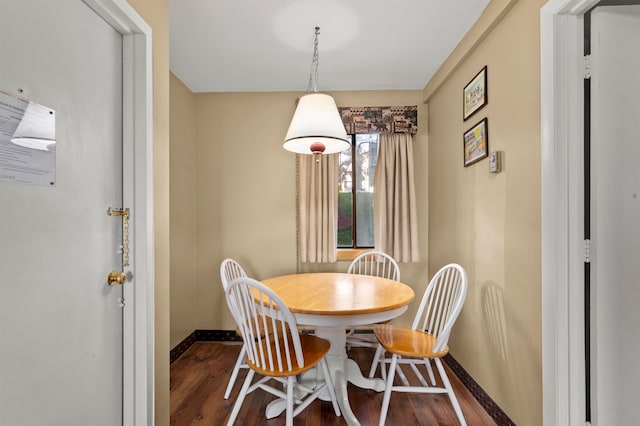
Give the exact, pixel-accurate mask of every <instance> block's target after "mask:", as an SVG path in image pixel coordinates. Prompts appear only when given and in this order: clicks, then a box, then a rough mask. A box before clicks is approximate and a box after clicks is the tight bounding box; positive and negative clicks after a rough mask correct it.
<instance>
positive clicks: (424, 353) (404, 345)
mask: <svg viewBox="0 0 640 426" xmlns="http://www.w3.org/2000/svg"><path fill="white" fill-rule="evenodd" d="M373 332H374V333H375V335H376V338H377V339H378V341H379V342H380V344H381V345H382V347H383V348H384V350H385V351H387V352H390V353H393V354H398V355H401V356H408V357H414V358H441V357H443V356H445V355H446V354H447V353H448V352H449V348H448V347H445V349H444V350H443V351H440V352H437V353H434V352H433V347H434V345H435V344H436V341H437V339H436V337H434V336H433V335H431V334H429V333H425V332H423V331H420V330H412V329H410V328H406V327H396V326H392V325H387V324H377V325H376V326H375V327H374V328H373Z"/></svg>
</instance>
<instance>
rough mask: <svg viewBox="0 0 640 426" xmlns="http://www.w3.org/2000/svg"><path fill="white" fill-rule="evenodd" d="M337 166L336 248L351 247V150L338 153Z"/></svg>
mask: <svg viewBox="0 0 640 426" xmlns="http://www.w3.org/2000/svg"><path fill="white" fill-rule="evenodd" d="M339 163H340V164H339V166H338V173H339V176H338V185H339V186H340V187H339V188H338V247H339V248H340V247H353V192H352V191H353V182H352V166H351V150H350V149H348V150H346V151H343V152H342V153H340V159H339Z"/></svg>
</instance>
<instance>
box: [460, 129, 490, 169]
mask: <svg viewBox="0 0 640 426" xmlns="http://www.w3.org/2000/svg"><path fill="white" fill-rule="evenodd" d="M488 152H489V126H488V122H487V119H486V118H484V119H483V120H482V121H480V122H479V123H478V124H476V125H475V126H473V127H472V128H470V129H469V130H467V131H466V132H464V166H465V167H467V166H470V165H472V164H473V163H475V162H477V161H480V160H482V159H483V158H485V157H486V156H487V153H488Z"/></svg>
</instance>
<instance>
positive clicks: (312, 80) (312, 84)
mask: <svg viewBox="0 0 640 426" xmlns="http://www.w3.org/2000/svg"><path fill="white" fill-rule="evenodd" d="M318 34H320V27H316V37H315V40H314V42H313V58H312V59H311V72H310V73H309V86H308V87H307V93H311V91H312V89H313V92H317V91H318V63H319V62H320V59H319V54H318Z"/></svg>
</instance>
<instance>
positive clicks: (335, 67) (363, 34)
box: [169, 0, 489, 92]
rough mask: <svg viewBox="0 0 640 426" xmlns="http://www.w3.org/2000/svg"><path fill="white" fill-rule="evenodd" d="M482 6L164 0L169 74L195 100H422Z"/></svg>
mask: <svg viewBox="0 0 640 426" xmlns="http://www.w3.org/2000/svg"><path fill="white" fill-rule="evenodd" d="M488 3H489V0H169V31H170V52H171V53H170V61H171V64H170V66H171V71H172V72H173V73H174V74H175V75H176V76H177V77H178V78H179V79H180V80H181V81H182V82H183V83H185V84H186V85H187V86H188V87H189V88H190V89H191V90H192V91H193V92H248V91H251V92H254V91H307V87H308V83H309V73H310V70H311V59H312V55H313V39H314V32H315V27H316V26H318V27H320V36H319V43H318V44H319V52H320V54H319V59H320V60H319V78H318V90H319V91H334V90H404V89H406V90H420V89H423V88H424V86H425V85H426V84H427V82H428V81H429V80H430V79H431V77H432V76H433V74H434V72H435V71H436V70H437V69H438V67H439V66H440V65H441V64H442V63H443V62H444V60H445V59H446V58H447V56H448V55H449V54H450V53H451V51H452V50H453V49H454V48H455V46H456V45H457V44H458V42H459V41H460V40H461V39H462V38H463V37H464V35H465V34H466V33H467V31H468V30H469V29H470V28H471V26H472V25H473V23H474V22H475V21H476V20H477V18H478V17H479V16H480V14H481V13H482V11H483V10H484V8H485V6H486V5H487V4H488Z"/></svg>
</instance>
